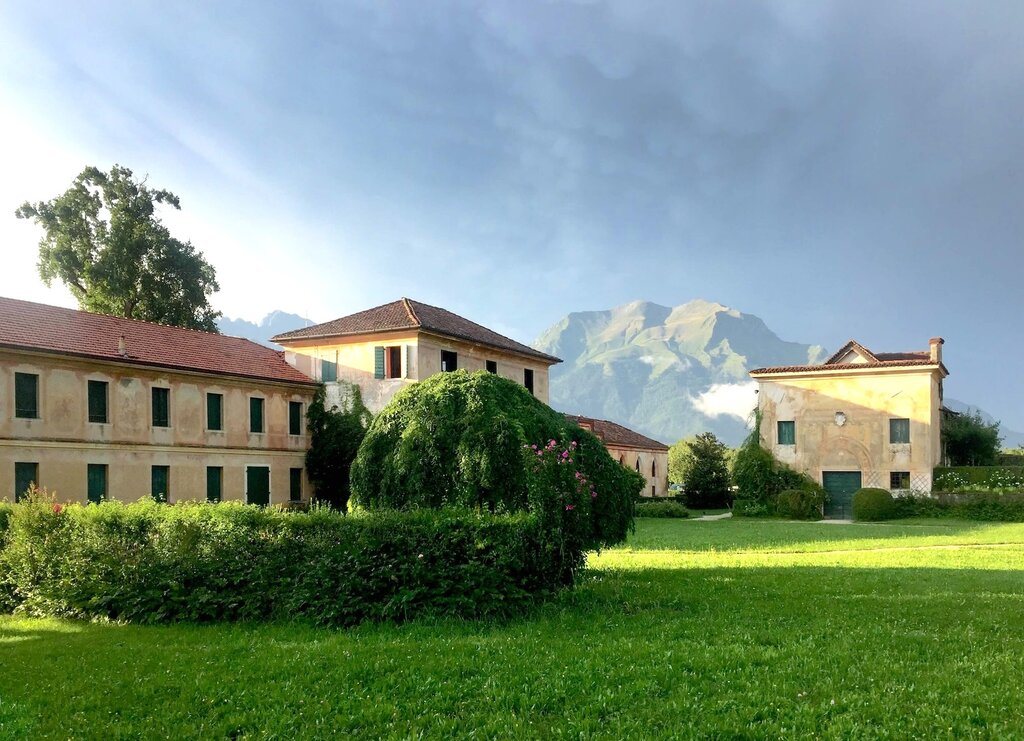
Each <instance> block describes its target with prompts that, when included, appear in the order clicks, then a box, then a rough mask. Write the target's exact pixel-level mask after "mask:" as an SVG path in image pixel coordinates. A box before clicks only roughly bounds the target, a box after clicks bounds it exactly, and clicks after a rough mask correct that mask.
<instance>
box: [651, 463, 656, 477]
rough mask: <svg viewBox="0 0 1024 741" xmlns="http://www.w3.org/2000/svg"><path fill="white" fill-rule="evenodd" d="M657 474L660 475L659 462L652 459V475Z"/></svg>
mask: <svg viewBox="0 0 1024 741" xmlns="http://www.w3.org/2000/svg"><path fill="white" fill-rule="evenodd" d="M657 475H658V462H657V461H651V476H657Z"/></svg>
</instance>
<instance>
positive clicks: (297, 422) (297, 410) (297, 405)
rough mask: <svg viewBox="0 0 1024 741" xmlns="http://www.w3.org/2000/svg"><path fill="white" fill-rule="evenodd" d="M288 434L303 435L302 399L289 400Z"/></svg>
mask: <svg viewBox="0 0 1024 741" xmlns="http://www.w3.org/2000/svg"><path fill="white" fill-rule="evenodd" d="M288 434H289V435H301V434H302V402H301V401H289V402H288Z"/></svg>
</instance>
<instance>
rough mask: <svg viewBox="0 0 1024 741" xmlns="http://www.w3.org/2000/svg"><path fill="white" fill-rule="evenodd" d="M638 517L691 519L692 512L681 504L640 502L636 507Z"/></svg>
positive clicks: (672, 502) (673, 502)
mask: <svg viewBox="0 0 1024 741" xmlns="http://www.w3.org/2000/svg"><path fill="white" fill-rule="evenodd" d="M636 516H637V517H676V518H682V517H689V516H690V512H689V510H687V509H686V507H684V506H683V505H681V504H679V502H675V501H667V502H640V503H639V504H637V505H636Z"/></svg>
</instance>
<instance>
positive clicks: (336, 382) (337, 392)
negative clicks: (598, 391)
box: [272, 298, 562, 412]
mask: <svg viewBox="0 0 1024 741" xmlns="http://www.w3.org/2000/svg"><path fill="white" fill-rule="evenodd" d="M272 341H273V342H276V343H278V344H279V345H281V346H282V347H283V348H284V349H285V358H286V359H287V360H288V362H289V363H291V364H292V365H294V366H295V367H296V368H297V369H298V370H300V371H302V372H303V373H304V374H305V375H307V376H309V377H311V378H314V379H316V380H319V381H323V382H324V384H325V385H326V386H327V390H328V398H329V399H330V400H334V401H336V400H337V399H338V398H339V397H340V396H341V395H342V394H343V389H344V387H345V386H344V385H345V384H355V385H357V386H359V388H360V391H361V393H362V397H363V402H364V403H365V404H366V406H367V408H368V409H369V410H370V411H371V412H378V411H380V410H381V409H382V408H383V407H384V405H386V404H387V403H388V402H389V401H390V400H391V397H393V396H394V395H395V393H396V392H397V391H398V390H399V389H401V388H402V387H403V386H406V385H408V384H410V383H415V382H416V381H421V380H423V379H425V378H429V377H430V376H432V375H434V374H435V373H442V372H445V371H454V370H458V369H460V368H464V369H466V370H469V371H474V370H486V371H490V372H491V373H497V374H498V375H500V376H503V377H505V378H509V379H511V380H513V381H515V382H516V383H519V384H522V385H523V386H525V387H526V388H527V389H528V390H529V391H530V392H531V393H532V394H533V395H534V396H536V397H537V398H538V399H540V400H541V401H543V402H544V403H545V404H546V403H547V402H548V370H549V368H550V367H551V366H552V365H554V364H555V363H560V362H562V361H561V360H560V359H558V358H556V357H554V356H552V355H547V354H545V353H542V352H540V351H538V350H534V349H533V348H532V347H528V346H526V345H523V344H522V343H519V342H516V341H515V340H512V339H510V338H508V337H505V336H504V335H500V334H498V333H497V332H494V331H492V330H490V329H487V328H486V327H483V326H481V325H479V324H476V323H475V322H471V321H470V320H468V319H465V318H464V317H461V316H459V315H458V314H453V313H452V312H450V311H447V310H445V309H441V308H438V307H436V306H430V305H428V304H424V303H421V302H419V301H413V300H411V299H407V298H403V299H399V300H398V301H393V302H391V303H389V304H384V305H382V306H377V307H375V308H372V309H367V310H366V311H360V312H358V313H356V314H351V315H349V316H344V317H341V318H340V319H335V320H333V321H330V322H324V323H323V324H317V325H314V326H311V327H304V328H302V329H297V330H294V331H292V332H284V333H282V334H279V335H277V336H275V337H273V338H272Z"/></svg>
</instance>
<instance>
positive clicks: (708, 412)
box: [691, 381, 757, 422]
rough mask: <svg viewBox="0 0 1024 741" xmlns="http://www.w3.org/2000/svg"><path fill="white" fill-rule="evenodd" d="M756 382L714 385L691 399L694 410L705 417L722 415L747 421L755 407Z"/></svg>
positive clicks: (713, 417)
mask: <svg viewBox="0 0 1024 741" xmlns="http://www.w3.org/2000/svg"><path fill="white" fill-rule="evenodd" d="M756 392H757V382H756V381H748V382H747V383H715V384H712V386H711V388H709V389H708V390H707V391H705V392H704V393H702V394H700V396H697V397H692V398H691V401H692V402H693V406H694V408H695V409H696V410H697V411H699V412H700V413H701V414H703V415H704V416H706V417H711V418H712V419H715V418H717V417H720V416H722V415H723V414H724V415H727V416H730V417H736V418H737V419H740V420H742V421H744V422H747V421H748V418H749V417H750V413H751V411H753V409H754V407H755V406H756V405H757V393H756Z"/></svg>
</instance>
